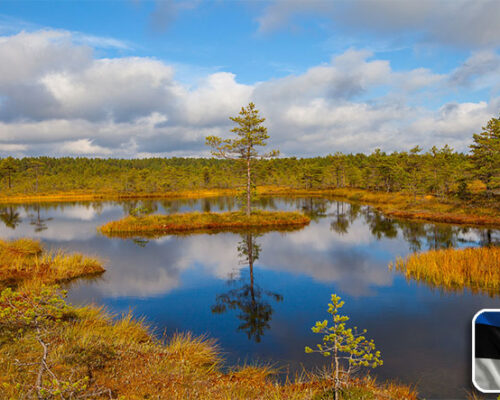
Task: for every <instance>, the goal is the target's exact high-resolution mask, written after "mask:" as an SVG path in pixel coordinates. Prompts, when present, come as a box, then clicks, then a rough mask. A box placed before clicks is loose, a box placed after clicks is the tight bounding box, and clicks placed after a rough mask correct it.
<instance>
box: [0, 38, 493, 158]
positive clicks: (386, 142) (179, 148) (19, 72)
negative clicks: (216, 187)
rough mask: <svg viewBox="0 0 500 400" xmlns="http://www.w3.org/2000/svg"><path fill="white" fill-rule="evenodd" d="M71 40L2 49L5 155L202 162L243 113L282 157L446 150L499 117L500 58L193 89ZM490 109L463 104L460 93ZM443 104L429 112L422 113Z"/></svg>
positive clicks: (340, 58)
mask: <svg viewBox="0 0 500 400" xmlns="http://www.w3.org/2000/svg"><path fill="white" fill-rule="evenodd" d="M90 43H91V42H89V41H86V42H84V41H82V40H81V37H79V36H77V37H76V38H75V35H74V34H73V33H71V32H66V31H51V30H42V31H37V32H30V33H28V32H20V33H18V34H15V35H10V36H1V37H0V59H2V60H8V62H4V63H0V155H2V156H5V155H8V154H14V155H40V154H47V155H56V156H58V155H88V156H103V157H106V156H116V157H149V156H193V155H198V156H199V155H208V151H207V149H206V148H205V147H204V137H205V136H207V135H210V134H216V135H228V132H229V129H230V126H231V122H230V121H229V119H228V117H229V116H232V115H235V114H237V113H238V111H239V109H240V107H241V106H243V105H245V104H247V103H248V102H249V101H254V102H256V104H257V106H258V108H259V109H260V110H261V112H262V114H263V115H264V116H265V117H266V118H267V120H266V125H267V126H268V128H269V132H270V135H271V143H270V144H271V146H273V147H277V148H279V149H280V150H281V151H282V153H283V154H285V155H299V156H311V155H318V154H319V155H324V154H328V153H333V152H335V151H339V150H340V151H346V152H369V151H372V150H373V149H375V148H377V147H380V148H382V149H384V150H387V151H392V150H401V149H407V148H408V147H409V146H413V145H415V144H420V145H423V146H424V147H431V146H432V145H438V146H440V145H444V144H445V143H450V144H452V145H453V146H454V147H455V148H456V149H458V150H466V149H467V145H468V144H469V142H470V138H471V135H472V133H473V132H475V131H477V130H478V129H479V128H480V127H481V126H483V125H484V124H485V123H486V121H487V120H488V119H490V118H491V117H492V116H496V115H497V114H498V108H499V104H500V96H499V93H498V91H499V84H500V80H499V78H498V77H499V76H500V74H499V72H500V61H499V60H500V56H499V55H498V54H497V53H496V52H494V51H491V50H482V51H478V52H474V53H473V54H471V56H470V57H469V58H468V59H467V60H466V61H465V62H464V63H463V64H462V65H459V66H457V67H456V68H455V69H454V70H452V71H450V72H449V73H447V74H445V73H435V72H433V71H432V70H429V69H426V68H416V69H411V70H398V71H395V70H394V69H393V68H392V67H391V65H390V63H389V62H388V61H387V60H384V59H377V58H375V56H374V54H373V53H372V52H370V51H367V50H357V49H349V50H347V51H345V52H343V53H341V54H336V55H334V56H333V57H332V58H331V60H330V61H329V62H328V63H324V64H320V65H315V66H311V67H310V68H309V69H308V70H306V71H305V72H303V73H301V74H292V75H288V76H285V77H283V78H279V79H271V80H268V81H263V82H257V83H254V84H242V83H240V82H238V79H237V76H236V75H235V74H233V73H231V72H229V71H224V72H216V73H207V74H206V75H205V76H204V77H202V78H201V79H199V80H198V81H196V82H191V84H190V85H187V84H185V83H181V82H179V80H178V79H176V73H177V71H176V67H175V66H173V65H169V64H166V63H165V62H163V61H160V60H157V59H154V58H148V57H116V58H112V59H111V58H98V57H97V56H96V54H95V52H94V49H93V47H92V46H91V45H90ZM484 89H487V90H488V91H489V93H490V98H489V99H486V100H482V101H469V102H464V103H461V102H459V101H454V100H453V95H454V94H455V93H457V92H458V91H463V90H467V91H478V90H484ZM431 97H432V100H433V102H434V103H436V102H438V103H439V99H440V98H442V99H443V100H442V102H441V103H439V104H438V105H437V106H435V109H432V108H429V107H428V106H427V100H428V99H429V98H431Z"/></svg>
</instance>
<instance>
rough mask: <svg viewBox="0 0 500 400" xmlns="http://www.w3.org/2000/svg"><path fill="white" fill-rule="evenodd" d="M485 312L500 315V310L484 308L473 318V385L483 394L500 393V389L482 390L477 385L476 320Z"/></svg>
mask: <svg viewBox="0 0 500 400" xmlns="http://www.w3.org/2000/svg"><path fill="white" fill-rule="evenodd" d="M484 312H497V313H500V308H482V309H481V310H479V311H478V312H477V313H475V314H474V317H473V318H472V384H473V385H474V387H475V388H476V389H477V390H479V391H480V392H481V393H500V388H498V390H486V389H481V387H480V386H479V385H478V384H477V383H476V380H475V378H476V363H475V360H476V340H475V339H476V329H475V325H476V319H477V317H479V315H480V314H482V313H484Z"/></svg>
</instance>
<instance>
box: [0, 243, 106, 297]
mask: <svg viewBox="0 0 500 400" xmlns="http://www.w3.org/2000/svg"><path fill="white" fill-rule="evenodd" d="M102 272H104V268H103V267H102V266H101V263H100V262H99V261H98V260H96V259H94V258H89V257H85V256H83V255H82V254H69V255H68V254H65V253H63V252H61V251H58V252H55V253H53V252H45V251H44V249H43V247H42V245H41V244H40V242H38V241H35V240H31V239H19V240H15V241H3V240H0V288H2V286H18V285H20V284H21V283H22V284H27V285H29V284H33V285H39V284H49V283H60V282H64V281H69V280H72V279H75V278H78V277H82V276H90V275H94V274H99V273H102Z"/></svg>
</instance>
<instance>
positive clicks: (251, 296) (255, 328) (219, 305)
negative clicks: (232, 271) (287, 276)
mask: <svg viewBox="0 0 500 400" xmlns="http://www.w3.org/2000/svg"><path fill="white" fill-rule="evenodd" d="M241 236H242V240H241V241H240V242H239V243H238V256H239V257H240V259H241V261H240V263H241V264H247V265H248V269H249V274H248V276H247V277H246V278H241V279H237V280H234V279H230V280H229V284H231V285H237V287H235V288H234V289H231V290H229V291H228V292H227V293H223V294H220V295H217V297H216V304H215V305H213V306H212V312H213V313H215V314H222V313H224V312H226V311H227V310H238V311H239V314H238V315H237V317H238V319H239V320H240V321H241V323H240V325H239V326H238V330H239V331H243V332H246V334H247V336H248V339H253V340H255V341H256V342H257V343H259V342H260V341H261V338H262V336H263V335H264V331H265V330H266V329H269V328H270V325H269V323H270V321H271V318H272V315H273V311H274V310H273V308H272V306H271V304H270V302H268V301H267V299H266V297H268V298H270V299H272V300H274V301H276V302H280V301H282V300H283V296H282V295H280V294H278V293H273V292H270V291H267V290H263V289H262V288H261V287H260V286H259V285H257V284H256V283H255V278H254V262H255V261H256V260H257V259H258V258H259V253H260V245H258V244H257V243H255V241H254V240H255V237H257V236H258V235H257V234H252V233H250V232H248V233H245V234H242V235H241Z"/></svg>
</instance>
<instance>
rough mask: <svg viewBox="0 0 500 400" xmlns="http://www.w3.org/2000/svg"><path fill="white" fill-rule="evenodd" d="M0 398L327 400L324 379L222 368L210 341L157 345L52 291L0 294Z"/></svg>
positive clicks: (142, 330) (404, 392)
mask: <svg viewBox="0 0 500 400" xmlns="http://www.w3.org/2000/svg"><path fill="white" fill-rule="evenodd" d="M0 328H1V329H0V382H2V385H0V397H1V398H5V399H21V398H43V399H56V398H57V399H60V398H64V399H69V398H75V399H76V398H92V399H127V400H134V399H183V400H184V399H214V400H218V399H220V400H222V399H224V400H226V399H233V400H237V399H242V400H243V399H245V400H247V399H255V400H257V399H260V400H264V399H269V400H271V399H273V400H280V399H283V400H284V399H289V400H291V399H296V400H298V399H303V400H306V399H307V400H313V399H316V400H319V399H331V398H333V397H331V391H330V388H331V386H332V382H331V381H330V380H327V379H324V378H321V377H320V376H319V375H314V374H307V373H304V375H303V376H302V377H301V378H299V379H297V380H294V382H290V381H287V382H286V383H284V384H283V383H279V382H278V381H277V380H275V379H274V378H273V372H274V371H273V369H271V368H269V367H257V366H245V367H237V368H233V369H231V370H229V371H228V370H227V369H224V368H223V361H222V358H221V355H220V350H219V348H218V347H217V345H216V344H215V343H214V342H213V341H212V340H208V339H206V338H199V337H193V336H192V335H190V334H176V335H173V336H172V337H169V338H162V339H155V338H154V337H153V336H152V335H151V334H150V330H149V329H148V327H146V326H145V325H144V324H143V323H141V322H140V321H136V320H133V319H132V318H131V317H130V316H129V315H127V316H124V317H122V318H119V319H116V318H115V319H113V318H112V317H111V316H110V315H108V314H106V313H105V312H104V311H103V310H101V309H97V308H93V307H85V308H76V307H72V306H71V305H68V304H67V303H66V302H65V300H64V298H63V297H62V295H61V294H60V293H59V292H57V291H56V290H55V289H53V288H47V287H42V288H40V289H39V290H38V291H35V290H33V289H32V290H31V291H29V292H27V291H26V290H21V291H17V292H13V291H11V290H6V291H4V292H3V293H2V295H1V296H0ZM343 398H344V399H361V398H363V399H394V400H396V399H398V400H399V399H408V400H416V398H417V397H416V393H415V392H414V391H413V390H411V389H410V388H409V387H406V386H403V385H397V384H377V383H376V382H375V381H373V380H372V379H369V378H363V379H357V380H353V381H352V382H350V384H349V387H347V388H345V390H344V397H343Z"/></svg>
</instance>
